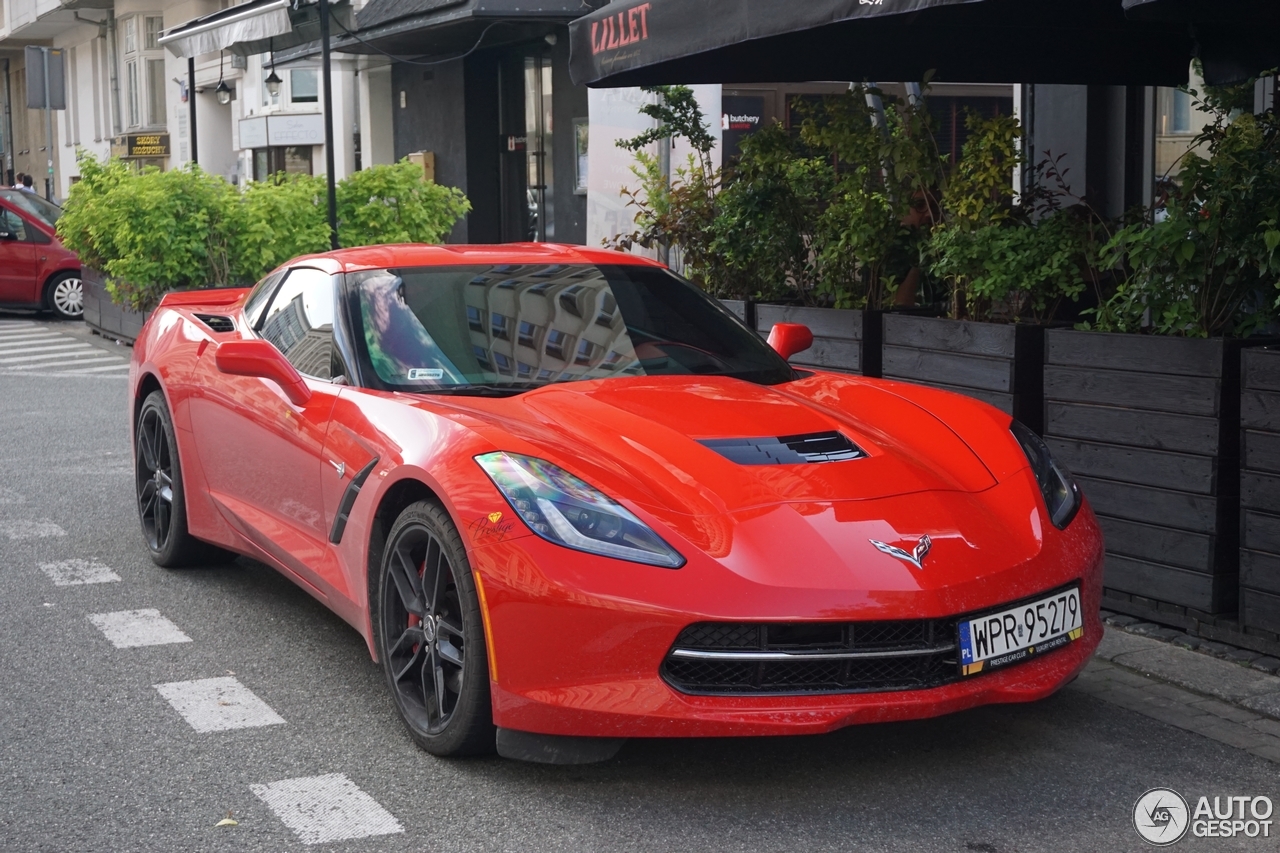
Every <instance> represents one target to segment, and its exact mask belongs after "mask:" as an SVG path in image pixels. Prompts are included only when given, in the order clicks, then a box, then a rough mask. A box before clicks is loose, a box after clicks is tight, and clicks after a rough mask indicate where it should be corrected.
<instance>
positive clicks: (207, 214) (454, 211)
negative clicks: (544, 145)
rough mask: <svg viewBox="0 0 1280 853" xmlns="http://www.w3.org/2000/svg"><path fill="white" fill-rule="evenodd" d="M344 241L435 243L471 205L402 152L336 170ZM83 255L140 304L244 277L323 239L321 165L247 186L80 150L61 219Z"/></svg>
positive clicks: (117, 298) (120, 297) (248, 280)
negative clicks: (388, 160)
mask: <svg viewBox="0 0 1280 853" xmlns="http://www.w3.org/2000/svg"><path fill="white" fill-rule="evenodd" d="M337 195H338V234H339V236H340V238H341V240H342V243H343V245H346V246H364V245H377V244H385V243H439V242H442V241H443V240H444V238H445V237H446V236H447V235H448V233H449V231H450V230H451V229H452V228H453V225H454V223H456V222H457V221H458V220H459V219H460V218H462V217H463V216H464V215H465V214H466V213H467V211H468V210H470V209H471V204H470V202H468V201H467V198H466V196H464V195H463V194H462V192H461V191H460V190H457V189H453V188H450V187H442V186H440V185H438V184H435V183H433V182H430V181H427V180H425V179H424V178H423V174H422V168H421V167H420V166H416V165H414V164H413V163H410V162H409V161H408V160H402V161H400V162H399V163H394V164H391V165H383V166H373V167H370V168H368V169H364V170H362V171H360V172H356V173H355V174H353V175H351V176H350V177H348V178H346V179H344V180H342V181H340V182H339V183H338V187H337ZM58 236H59V237H60V238H61V239H62V242H63V243H64V244H65V245H66V246H67V247H68V248H70V249H71V250H73V251H75V252H76V253H77V254H78V255H79V256H80V262H81V263H82V264H83V265H84V266H86V267H92V268H95V269H98V270H101V271H102V272H104V273H105V274H106V276H107V279H108V283H107V289H108V291H109V292H110V294H111V298H112V300H113V301H114V302H116V304H118V305H122V306H124V307H127V308H130V309H133V310H135V311H147V310H150V309H151V308H154V307H155V306H156V304H157V303H159V301H160V299H161V297H162V296H164V294H165V293H167V292H168V291H170V290H186V289H191V288H201V287H228V286H236V285H247V284H252V283H253V282H254V281H257V280H258V279H259V278H261V277H262V276H263V275H265V274H266V273H268V272H270V271H271V270H272V269H274V268H275V267H277V266H279V265H280V264H282V263H284V262H285V261H287V260H289V259H290V258H294V257H297V256H298V255H304V254H308V253H310V252H323V251H326V250H327V249H328V248H329V226H328V217H327V210H326V203H325V180H324V177H323V176H318V177H317V176H312V175H277V176H274V177H272V178H271V179H269V180H266V181H261V182H254V183H250V184H249V185H248V186H247V187H246V188H245V189H244V190H243V191H240V190H237V189H236V187H234V186H233V185H231V184H230V183H228V182H227V181H226V180H225V179H223V178H222V177H221V176H218V175H211V174H209V173H208V172H205V171H204V170H202V169H201V168H200V167H199V166H195V165H192V166H188V167H183V168H180V169H173V170H170V171H167V172H161V171H159V170H156V169H148V170H144V171H142V172H141V173H138V172H135V171H134V170H133V169H132V168H131V167H130V166H129V165H128V164H126V163H124V162H123V161H120V160H108V161H106V162H102V161H99V160H96V159H94V158H93V157H91V156H85V157H82V158H81V161H80V181H79V182H77V183H76V184H75V185H74V186H73V187H72V188H71V193H70V197H69V198H68V199H67V204H66V210H65V212H64V214H63V216H62V217H61V219H59V220H58Z"/></svg>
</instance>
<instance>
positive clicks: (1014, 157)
mask: <svg viewBox="0 0 1280 853" xmlns="http://www.w3.org/2000/svg"><path fill="white" fill-rule="evenodd" d="M966 126H967V127H968V129H969V132H970V136H969V140H968V141H967V142H966V143H965V146H964V150H963V152H962V154H961V157H960V160H959V162H958V163H957V164H956V167H955V169H954V171H953V173H952V175H951V177H950V180H949V182H948V184H947V187H946V189H945V191H944V192H943V196H942V221H941V222H940V223H939V224H938V225H937V226H935V228H934V229H933V234H932V235H931V242H930V246H929V250H928V251H929V256H930V260H931V272H932V273H933V274H934V275H935V276H937V277H938V278H940V279H941V280H942V281H943V282H945V283H946V285H947V291H948V314H949V316H951V317H953V318H955V319H974V320H983V321H993V320H995V321H1008V322H1019V321H1022V320H1030V321H1031V322H1034V323H1041V324H1043V323H1047V322H1049V321H1051V320H1052V319H1053V318H1054V316H1055V315H1056V314H1057V312H1058V307H1059V306H1060V305H1061V304H1062V302H1063V301H1064V300H1067V299H1070V300H1071V301H1076V300H1077V299H1079V297H1080V294H1081V293H1083V292H1084V290H1085V287H1086V285H1087V284H1088V282H1089V281H1093V282H1094V283H1095V284H1096V281H1097V268H1098V262H1097V258H1098V246H1099V242H1100V241H1105V235H1106V230H1105V223H1103V222H1102V221H1101V220H1100V219H1099V217H1098V216H1097V215H1096V214H1095V213H1094V212H1093V210H1092V209H1091V208H1090V207H1089V206H1088V205H1087V204H1085V203H1084V202H1083V200H1082V199H1080V198H1077V197H1075V196H1072V195H1071V193H1070V191H1069V190H1068V189H1067V185H1066V180H1065V172H1062V171H1059V163H1060V162H1061V158H1057V159H1053V158H1049V159H1046V160H1044V161H1042V162H1041V163H1040V164H1038V165H1037V166H1036V167H1035V172H1034V173H1035V180H1034V181H1033V185H1034V187H1035V189H1034V190H1032V191H1031V192H1030V193H1028V194H1027V195H1026V196H1025V197H1023V198H1017V197H1016V196H1015V194H1014V187H1013V170H1014V167H1015V166H1017V165H1019V164H1020V163H1021V164H1022V165H1023V166H1024V167H1026V165H1027V164H1026V163H1025V162H1024V161H1023V157H1022V153H1021V139H1022V128H1021V126H1020V124H1019V122H1018V120H1017V119H1016V118H1013V117H1011V116H995V117H992V118H983V117H981V116H979V115H976V114H970V115H969V116H968V117H967V118H966ZM1068 205H1069V206H1068ZM1064 206H1065V207H1066V209H1064Z"/></svg>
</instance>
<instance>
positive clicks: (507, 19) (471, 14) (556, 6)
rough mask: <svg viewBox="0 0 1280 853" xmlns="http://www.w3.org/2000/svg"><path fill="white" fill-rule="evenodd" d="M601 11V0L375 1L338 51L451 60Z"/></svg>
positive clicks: (537, 34) (341, 37) (358, 16)
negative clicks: (596, 9)
mask: <svg viewBox="0 0 1280 853" xmlns="http://www.w3.org/2000/svg"><path fill="white" fill-rule="evenodd" d="M595 5H599V0H595V2H593V3H591V4H587V3H584V2H583V0H370V2H369V3H368V4H366V5H365V7H364V8H363V9H361V10H360V11H359V12H357V13H356V24H357V25H358V27H359V28H358V29H357V30H356V35H358V36H359V39H355V38H351V37H349V36H346V35H345V34H339V38H338V40H337V43H336V45H335V49H340V50H342V51H343V52H345V53H376V52H379V51H383V52H386V53H390V54H394V55H396V56H415V57H437V56H448V55H450V54H456V53H462V52H464V51H466V50H467V49H468V48H470V47H472V46H473V45H475V44H476V43H477V42H479V41H480V37H481V35H482V34H483V36H484V38H483V42H482V44H483V45H484V46H487V47H492V46H495V45H499V44H504V43H511V42H514V41H524V40H528V39H537V38H541V37H542V36H543V35H545V34H546V33H548V32H550V31H551V29H550V28H551V27H553V26H555V25H563V24H566V23H568V22H569V21H571V20H573V19H574V18H576V17H578V16H579V15H581V14H583V13H584V12H587V11H590V9H591V7H592V6H595ZM495 25H496V26H495Z"/></svg>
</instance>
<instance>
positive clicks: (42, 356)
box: [0, 341, 105, 364]
mask: <svg viewBox="0 0 1280 853" xmlns="http://www.w3.org/2000/svg"><path fill="white" fill-rule="evenodd" d="M73 351H74V352H81V353H84V354H85V355H105V353H103V352H102V350H100V349H98V348H97V347H91V346H89V345H88V344H82V343H79V342H76V341H73V342H72V343H69V344H58V345H57V346H52V347H41V348H40V349H39V350H32V353H34V355H32V354H28V355H20V356H6V357H4V358H0V364H19V363H21V362H24V361H48V360H49V357H50V356H51V355H53V354H54V353H57V355H58V358H66V357H68V356H72V354H73Z"/></svg>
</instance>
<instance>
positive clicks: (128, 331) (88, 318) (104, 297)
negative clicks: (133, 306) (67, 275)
mask: <svg viewBox="0 0 1280 853" xmlns="http://www.w3.org/2000/svg"><path fill="white" fill-rule="evenodd" d="M81 281H83V282H84V321H85V323H86V324H88V326H89V328H91V329H93V330H94V331H96V332H98V333H99V334H101V335H103V336H104V337H108V338H113V339H115V340H118V341H124V342H125V343H130V344H132V343H133V342H134V341H135V340H137V338H138V335H140V334H142V325H143V324H144V323H146V322H147V317H149V316H151V315H150V313H149V312H148V313H142V312H139V311H130V310H129V309H128V308H121V307H120V306H119V305H116V304H115V303H114V302H112V301H111V297H110V295H108V294H107V291H106V288H105V287H104V286H103V281H102V273H100V272H99V271H98V270H95V269H89V268H87V267H86V268H85V269H84V271H83V272H82V273H81Z"/></svg>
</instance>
